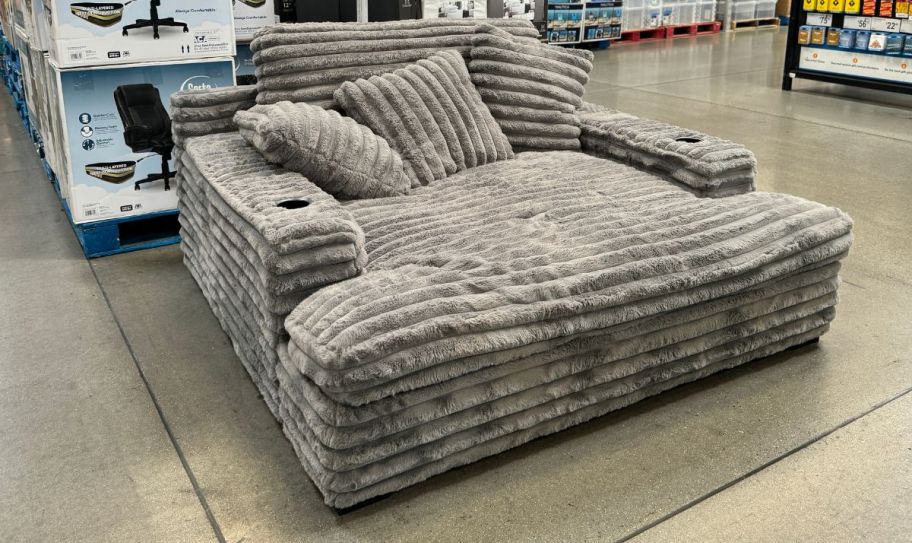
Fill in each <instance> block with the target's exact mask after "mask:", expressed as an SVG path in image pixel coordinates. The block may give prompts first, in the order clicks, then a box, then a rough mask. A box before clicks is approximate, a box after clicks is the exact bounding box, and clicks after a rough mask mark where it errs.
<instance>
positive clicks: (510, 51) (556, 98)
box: [469, 25, 592, 151]
mask: <svg viewBox="0 0 912 543" xmlns="http://www.w3.org/2000/svg"><path fill="white" fill-rule="evenodd" d="M476 32H477V35H476V36H475V38H474V40H473V43H474V47H473V48H472V51H471V57H472V60H471V62H470V63H469V72H470V73H471V74H472V82H473V83H474V84H475V86H476V87H477V88H478V92H479V93H480V94H481V97H482V99H483V100H484V102H485V104H487V105H488V107H489V108H490V110H491V113H492V114H493V115H494V118H495V119H496V120H497V122H498V124H499V125H500V127H501V129H503V131H504V133H505V134H506V136H507V139H509V140H510V144H511V145H512V146H513V147H514V149H515V150H517V151H519V150H527V149H533V150H576V149H579V148H580V139H579V138H580V121H579V118H578V117H577V116H576V109H577V108H578V107H579V106H580V105H582V96H583V93H584V86H585V85H586V83H587V82H588V81H589V72H591V71H592V53H589V52H588V51H587V52H585V53H587V54H583V55H580V54H571V53H569V52H567V51H565V50H563V49H561V48H558V47H553V46H548V45H543V44H540V43H529V42H521V41H517V40H516V39H514V38H513V36H512V35H510V34H509V33H507V32H504V31H502V30H500V29H498V28H495V27H493V26H491V25H483V26H481V27H479V28H478V29H477V31H476Z"/></svg>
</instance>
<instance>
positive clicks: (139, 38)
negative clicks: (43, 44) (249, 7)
mask: <svg viewBox="0 0 912 543" xmlns="http://www.w3.org/2000/svg"><path fill="white" fill-rule="evenodd" d="M43 1H44V8H45V9H44V13H45V18H46V20H47V23H48V28H49V33H50V38H51V41H52V47H51V52H52V55H53V58H54V60H55V62H56V63H57V65H58V66H61V67H76V66H101V65H108V64H127V63H135V62H150V61H162V60H182V59H192V58H205V57H230V56H232V55H234V43H235V42H234V21H233V18H232V9H231V0H194V1H193V2H183V1H179V0H160V1H157V2H153V1H151V0H126V1H124V2H122V3H121V2H116V3H115V2H78V1H72V0H43Z"/></svg>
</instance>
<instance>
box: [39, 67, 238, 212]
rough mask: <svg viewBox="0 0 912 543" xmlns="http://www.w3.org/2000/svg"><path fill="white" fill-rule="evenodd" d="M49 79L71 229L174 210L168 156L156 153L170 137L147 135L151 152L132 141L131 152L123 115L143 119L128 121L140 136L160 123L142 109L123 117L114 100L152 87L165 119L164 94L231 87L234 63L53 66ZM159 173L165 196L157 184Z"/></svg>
mask: <svg viewBox="0 0 912 543" xmlns="http://www.w3.org/2000/svg"><path fill="white" fill-rule="evenodd" d="M53 72H54V79H55V80H56V81H55V82H54V83H55V86H56V90H57V100H56V102H57V104H58V107H59V118H60V120H61V123H60V125H61V126H60V128H59V132H58V134H57V137H60V136H61V135H62V137H63V145H62V148H63V151H64V155H65V159H64V161H63V162H64V164H63V166H62V168H61V170H62V171H57V172H56V173H57V175H58V178H59V179H60V184H61V190H62V192H63V194H64V195H65V197H66V199H67V204H68V206H69V209H70V213H71V215H72V218H73V222H75V223H84V222H90V221H97V220H105V219H113V218H118V217H128V216H131V215H141V214H143V213H150V212H154V211H165V210H171V209H176V207H177V194H176V191H175V190H174V188H175V187H174V180H173V172H174V161H173V149H170V148H165V149H162V147H161V145H162V142H163V141H164V142H166V143H167V141H168V140H169V138H170V134H169V133H170V125H169V126H168V131H167V132H164V131H163V134H168V136H162V137H161V139H157V138H159V137H158V136H155V138H156V139H155V140H154V141H156V142H157V143H155V144H154V145H151V146H144V145H142V146H140V145H137V143H136V141H135V140H134V141H133V145H132V146H131V145H130V144H129V143H128V141H130V140H131V137H130V134H131V132H130V131H129V130H127V129H125V125H127V124H128V123H125V122H124V117H123V116H124V115H130V116H133V115H140V113H141V114H142V115H146V116H147V117H149V118H148V119H146V118H133V119H131V122H130V123H129V125H130V126H131V127H135V126H138V127H139V128H140V129H143V128H144V127H146V126H152V127H154V126H160V125H161V123H162V119H161V118H160V116H159V115H157V114H156V112H155V111H150V110H152V109H155V108H148V107H143V106H141V107H140V108H137V109H136V110H135V111H134V110H130V111H129V112H128V113H124V112H123V111H121V110H119V109H118V105H117V104H118V102H117V101H116V100H115V95H116V94H118V93H119V95H120V96H121V97H123V96H124V94H125V92H126V91H128V90H136V88H137V87H136V86H140V87H141V88H140V89H139V90H141V91H143V90H144V91H146V92H145V93H142V94H144V95H145V96H148V94H149V91H151V88H152V87H154V89H155V91H157V93H158V95H159V98H160V100H161V102H162V106H163V107H164V111H165V112H167V111H168V110H169V109H170V97H171V94H173V93H175V92H177V91H180V90H188V89H212V88H218V87H227V86H232V85H234V62H233V61H232V60H231V59H210V60H191V61H183V62H180V63H151V64H143V65H133V66H106V67H97V68H79V69H67V70H61V69H59V68H58V67H56V66H55V67H54V68H53ZM119 88H120V90H118V89H119ZM133 94H135V93H133ZM131 99H132V98H131ZM121 105H123V99H121ZM137 112H139V113H137ZM158 113H159V114H160V112H158ZM140 116H141V115H140ZM156 145H157V146H158V148H156ZM166 164H167V166H165V165H166ZM164 174H167V177H168V178H169V184H170V187H169V188H170V190H168V189H166V186H165V185H166V184H165V182H164V179H163V178H159V177H160V176H163V175H164Z"/></svg>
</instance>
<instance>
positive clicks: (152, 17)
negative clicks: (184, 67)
mask: <svg viewBox="0 0 912 543" xmlns="http://www.w3.org/2000/svg"><path fill="white" fill-rule="evenodd" d="M159 6H161V0H151V6H150V7H149V18H148V19H137V20H136V22H135V23H133V24H131V25H127V26H125V27H123V35H124V36H129V35H130V34H129V32H128V31H129V30H135V29H137V28H148V27H150V26H151V27H152V37H153V38H155V39H156V40H157V39H158V27H160V26H181V27H183V28H184V32H190V27H188V26H187V23H182V22H180V21H175V20H174V17H165V18H164V19H161V18H159V17H158V8H159Z"/></svg>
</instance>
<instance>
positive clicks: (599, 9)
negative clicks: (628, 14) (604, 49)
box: [583, 0, 624, 41]
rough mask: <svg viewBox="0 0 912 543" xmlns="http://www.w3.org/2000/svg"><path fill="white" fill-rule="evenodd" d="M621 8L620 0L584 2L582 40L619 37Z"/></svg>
mask: <svg viewBox="0 0 912 543" xmlns="http://www.w3.org/2000/svg"><path fill="white" fill-rule="evenodd" d="M623 9H624V8H623V6H622V4H621V2H620V0H609V1H602V2H586V20H585V22H584V25H583V40H584V41H599V40H613V39H618V38H620V37H621V17H622V16H623Z"/></svg>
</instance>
